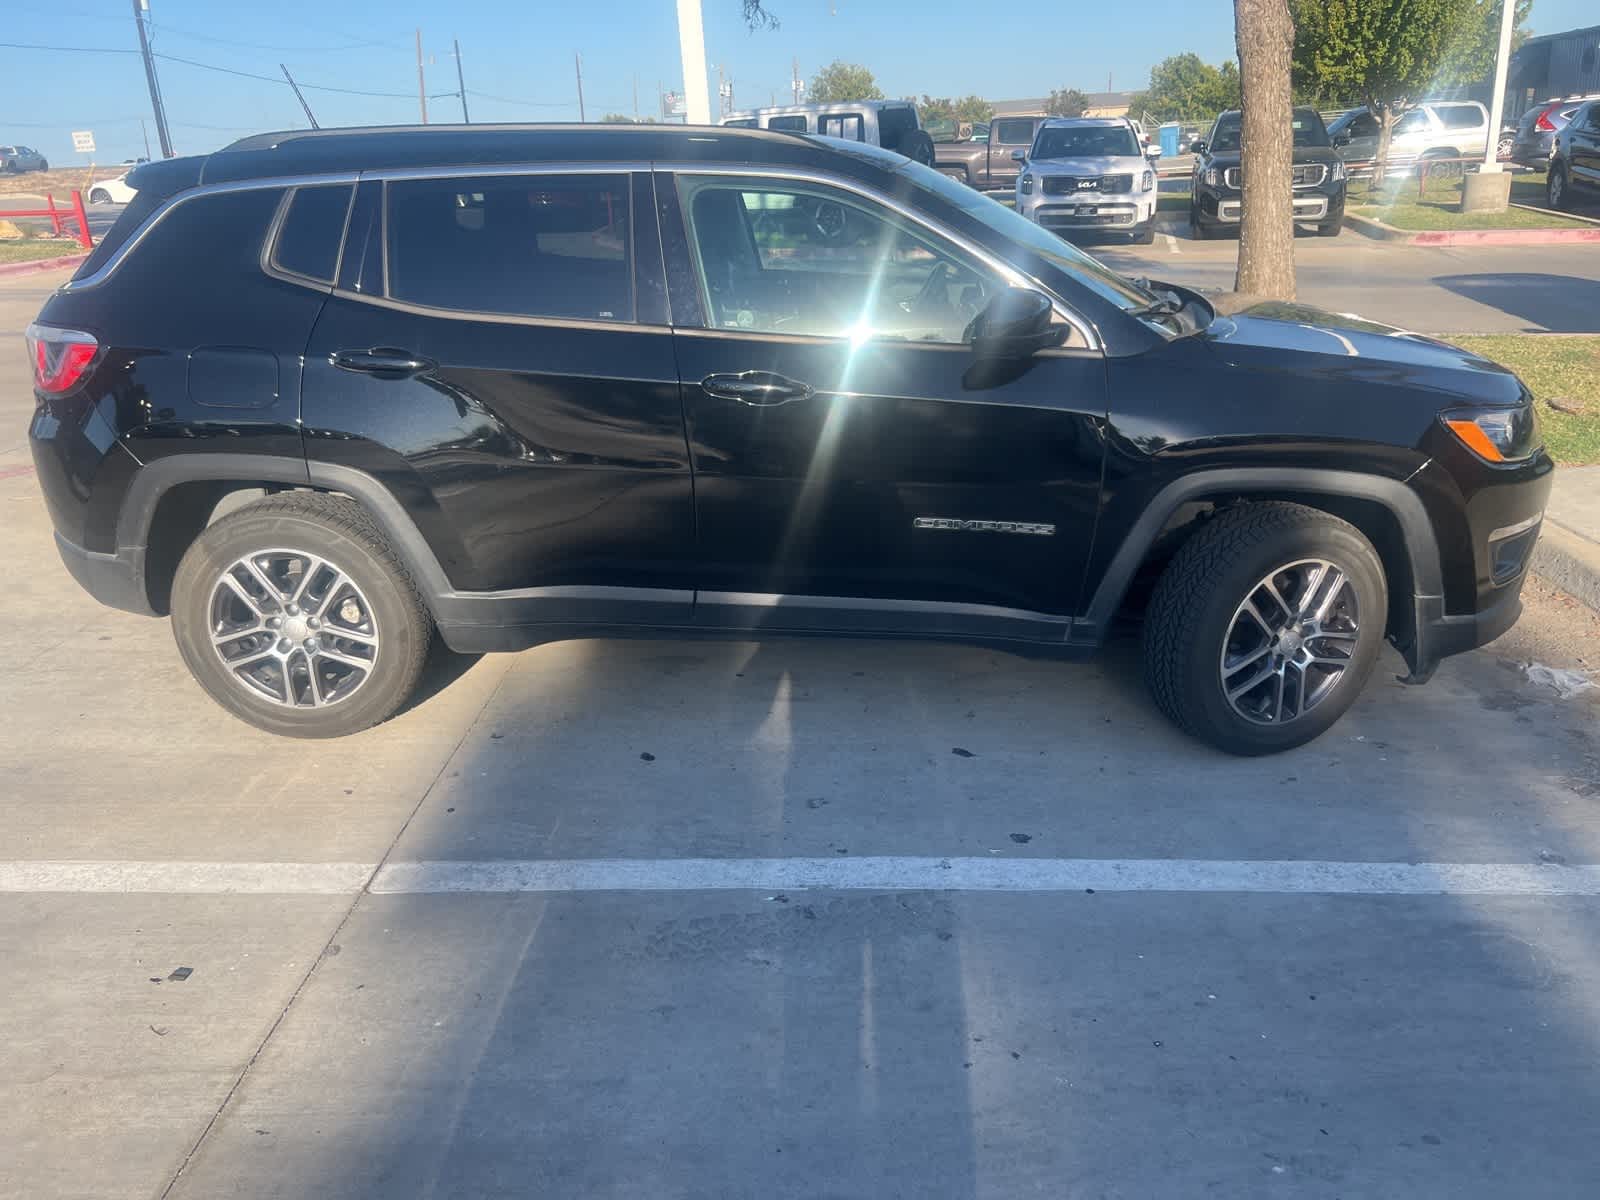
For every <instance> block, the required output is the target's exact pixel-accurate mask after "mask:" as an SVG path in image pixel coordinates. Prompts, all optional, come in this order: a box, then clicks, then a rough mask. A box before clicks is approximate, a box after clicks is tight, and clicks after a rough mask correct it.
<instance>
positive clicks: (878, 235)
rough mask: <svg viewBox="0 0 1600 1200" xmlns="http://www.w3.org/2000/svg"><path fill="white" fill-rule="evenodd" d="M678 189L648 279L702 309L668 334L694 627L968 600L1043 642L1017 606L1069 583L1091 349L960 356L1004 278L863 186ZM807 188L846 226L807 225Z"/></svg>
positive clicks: (1091, 379)
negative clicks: (683, 450)
mask: <svg viewBox="0 0 1600 1200" xmlns="http://www.w3.org/2000/svg"><path fill="white" fill-rule="evenodd" d="M673 186H674V184H673V182H672V181H670V180H663V181H662V182H661V183H660V187H661V188H663V189H665V188H671V187H673ZM684 193H685V194H684V198H683V203H682V205H681V209H682V211H683V212H684V214H685V215H686V219H687V221H688V225H689V229H688V236H687V239H686V238H684V237H682V236H676V237H675V236H673V235H672V233H671V232H667V235H666V237H665V238H664V241H665V242H666V244H667V245H668V246H669V247H680V248H681V247H687V248H688V249H687V253H688V254H689V256H690V258H691V259H692V261H691V262H689V263H686V264H681V266H679V267H676V268H675V267H674V265H673V264H672V263H671V262H670V261H669V263H668V278H669V279H670V280H672V281H674V283H675V284H676V283H677V281H679V280H690V281H692V285H693V286H699V287H702V288H703V292H702V296H701V297H700V307H701V308H703V309H704V311H706V312H707V313H708V314H709V319H708V323H709V324H710V325H711V326H712V327H711V328H703V329H699V330H692V329H683V330H680V331H679V333H678V336H677V356H678V364H679V370H680V373H681V376H682V379H683V382H684V389H683V396H684V408H685V415H686V421H687V429H688V436H689V443H690V452H691V455H692V458H693V464H694V471H695V490H696V511H697V517H698V526H699V535H700V546H701V557H702V564H701V575H700V579H701V582H700V588H701V591H700V595H699V600H698V602H697V606H696V614H697V615H696V620H697V621H698V622H703V623H705V624H710V625H729V624H735V625H737V624H753V625H769V626H773V627H790V628H840V627H849V628H889V627H890V626H891V625H892V624H893V621H892V620H891V614H894V615H897V616H898V618H900V619H907V618H910V619H912V621H913V623H914V624H915V625H916V627H917V628H918V629H920V630H923V631H927V632H960V631H962V630H961V629H957V628H954V627H953V626H951V622H955V623H956V624H958V625H959V624H960V622H961V621H962V620H964V619H965V618H966V617H968V616H970V617H972V618H973V619H974V620H975V621H976V622H977V623H978V624H980V625H981V624H983V623H984V621H985V619H986V618H994V622H992V623H991V624H990V626H989V628H990V631H991V632H994V631H995V630H996V629H997V628H998V629H1005V630H1006V632H1003V633H1001V634H999V635H1001V636H1022V637H1040V638H1050V639H1053V640H1062V639H1064V637H1065V622H1064V620H1056V621H1054V622H1052V621H1050V620H1048V619H1045V617H1042V616H1041V617H1040V619H1039V620H1037V621H1032V620H1030V619H1029V618H1028V617H1027V616H1026V614H1053V615H1055V616H1056V617H1057V618H1065V617H1066V615H1068V614H1070V613H1071V611H1072V609H1073V607H1074V605H1075V603H1076V601H1077V598H1078V587H1079V582H1080V577H1081V574H1082V568H1083V564H1084V561H1085V559H1086V556H1087V551H1088V546H1089V540H1090V537H1091V536H1092V532H1093V524H1094V515H1095V511H1096V504H1097V495H1098V486H1099V479H1100V462H1101V454H1102V444H1101V434H1102V432H1103V429H1104V415H1105V408H1106V403H1105V368H1104V361H1103V359H1102V358H1101V357H1100V356H1099V355H1098V354H1090V353H1087V352H1072V351H1055V352H1048V353H1045V354H1042V355H1039V356H1037V357H1035V358H1033V359H1031V360H1028V361H1026V362H1023V363H1019V364H1015V365H1011V366H1006V367H995V366H992V365H991V366H984V365H982V364H979V363H978V362H977V361H976V360H975V359H974V357H973V355H972V353H971V350H970V349H969V348H968V347H967V346H966V345H964V344H962V343H961V341H960V339H961V336H962V331H963V329H964V326H965V324H966V322H967V320H969V319H970V315H971V313H972V312H975V311H976V309H977V308H978V307H980V306H981V303H982V301H983V299H984V297H985V296H986V295H989V294H992V293H993V292H994V291H997V290H998V288H999V287H1000V286H1001V285H1002V282H1003V281H999V280H998V279H997V278H996V277H994V276H993V275H992V273H990V274H988V275H987V276H985V269H984V268H981V267H975V266H974V265H973V264H972V263H971V262H970V261H968V260H965V259H963V258H962V257H961V252H960V251H959V249H957V248H954V247H951V246H949V245H948V244H946V243H944V242H943V241H942V240H941V238H940V235H938V234H937V233H936V232H931V231H928V230H921V229H917V228H911V227H909V223H908V222H906V221H905V220H904V219H902V218H899V217H898V216H897V215H895V214H891V213H888V212H886V211H885V210H882V209H879V208H877V207H876V206H875V205H874V204H873V202H871V201H870V200H865V199H863V198H862V197H859V196H852V195H851V194H849V193H847V192H834V191H832V190H831V189H825V188H818V187H816V186H815V185H801V184H790V183H784V182H782V181H780V180H763V181H757V180H748V179H746V180H717V179H704V178H692V179H687V180H685V181H684ZM730 196H738V197H740V200H741V202H740V203H739V204H731V203H728V199H729V197H730ZM809 199H818V200H823V201H826V202H828V203H833V204H836V205H838V206H840V207H842V208H845V209H847V210H848V214H847V219H846V221H845V228H846V229H847V230H848V231H849V232H846V233H840V232H838V225H837V216H836V215H835V216H832V217H829V218H828V219H826V220H824V221H823V222H822V223H821V228H820V229H819V228H817V226H816V222H814V221H812V220H811V219H810V216H811V213H812V212H813V211H815V210H812V209H810V208H809V207H808V205H807V204H806V203H805V201H807V200H809ZM677 208H678V206H668V207H664V211H666V212H669V213H670V214H674V215H675V212H676V210H677ZM796 209H799V210H801V211H802V212H803V213H804V214H805V216H804V219H801V218H794V219H793V224H792V225H791V226H790V227H789V232H788V233H783V232H782V231H781V230H775V229H774V228H773V227H772V225H771V223H768V225H767V226H765V227H763V228H761V229H757V228H756V225H757V223H758V219H759V218H760V216H761V215H762V214H763V213H769V212H772V211H781V212H788V213H791V214H792V213H793V212H794V211H795V210H796ZM808 229H813V230H815V235H814V236H812V235H810V234H807V233H806V231H807V230H808ZM680 252H684V251H682V250H680ZM702 264H704V271H705V277H704V280H703V281H702V280H701V279H700V274H699V272H700V268H701V265H702ZM864 264H867V265H865V266H864ZM863 280H865V281H867V282H865V283H863V282H862V281H863ZM908 305H909V307H907V306H908ZM673 309H674V312H678V311H680V304H679V297H678V296H677V295H676V294H674V297H673ZM719 326H720V328H719ZM789 330H796V331H798V332H795V333H791V332H789ZM885 330H888V331H892V332H891V333H890V334H889V336H885ZM841 332H848V334H849V336H830V334H838V333H841ZM897 339H906V340H897ZM912 339H914V340H912ZM729 377H732V378H734V379H742V380H745V381H748V382H749V384H750V385H751V386H750V388H749V390H748V394H740V392H739V389H738V388H736V387H730V386H729V383H728V378H729ZM774 596H783V597H785V598H786V599H784V600H782V601H773V600H772V599H771V597H774ZM808 597H809V598H812V599H809V600H806V599H803V598H808ZM817 597H827V598H832V599H830V600H826V601H818V600H816V599H815V598H817ZM851 600H854V601H857V602H858V603H855V604H851V603H849V601H851ZM873 602H888V603H886V604H875V603H873ZM955 605H968V606H989V608H999V609H1008V610H1024V614H1018V613H1016V612H1012V613H1009V614H999V613H995V612H989V611H977V610H974V611H973V612H971V613H967V614H956V613H955V612H954V611H953V607H952V606H955ZM873 614H877V615H876V616H874V615H873ZM969 631H970V630H969Z"/></svg>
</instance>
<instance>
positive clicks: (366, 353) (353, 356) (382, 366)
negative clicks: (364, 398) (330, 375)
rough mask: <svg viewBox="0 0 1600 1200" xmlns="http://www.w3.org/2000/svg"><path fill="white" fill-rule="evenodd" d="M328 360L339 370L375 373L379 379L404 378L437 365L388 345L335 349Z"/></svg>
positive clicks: (364, 373) (429, 369)
mask: <svg viewBox="0 0 1600 1200" xmlns="http://www.w3.org/2000/svg"><path fill="white" fill-rule="evenodd" d="M328 361H329V362H331V363H332V364H333V365H334V366H336V367H338V368H339V369H340V370H341V371H359V372H361V373H362V374H363V375H376V376H377V377H378V378H379V379H406V378H408V377H410V376H412V375H420V374H422V372H424V371H431V370H433V368H434V367H435V366H437V365H438V364H436V363H434V362H431V361H429V360H428V359H426V358H422V357H421V356H419V355H416V354H412V353H411V351H409V350H395V349H392V348H390V347H388V346H379V347H377V348H375V349H372V350H335V351H334V352H333V353H332V354H330V355H328Z"/></svg>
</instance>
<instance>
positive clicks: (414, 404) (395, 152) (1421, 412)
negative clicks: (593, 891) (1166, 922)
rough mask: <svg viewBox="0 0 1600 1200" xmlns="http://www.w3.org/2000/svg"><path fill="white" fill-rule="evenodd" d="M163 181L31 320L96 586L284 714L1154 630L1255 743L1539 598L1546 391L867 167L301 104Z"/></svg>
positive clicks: (42, 475)
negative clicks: (287, 117) (1534, 562)
mask: <svg viewBox="0 0 1600 1200" xmlns="http://www.w3.org/2000/svg"><path fill="white" fill-rule="evenodd" d="M133 182H134V183H135V184H136V185H137V187H138V189H139V190H138V196H137V198H136V199H135V201H134V203H133V204H131V205H129V206H128V208H127V209H126V210H125V211H124V212H123V214H122V216H121V217H120V218H119V219H118V221H117V222H116V224H115V225H114V226H113V228H112V229H111V230H110V231H109V232H108V233H107V235H106V237H105V238H104V240H103V241H102V242H101V243H100V245H99V246H97V247H96V248H95V250H94V251H93V252H92V253H91V254H90V255H89V257H88V258H87V259H86V260H85V262H84V263H83V265H82V266H81V267H80V269H79V270H78V272H77V274H76V275H75V276H74V277H73V278H72V280H71V281H70V282H68V283H67V284H65V285H64V286H63V287H62V288H60V289H59V290H57V291H56V292H55V293H54V294H53V295H51V296H50V298H49V299H48V300H46V301H45V304H44V307H43V308H42V309H41V310H40V312H39V315H38V317H37V319H36V320H35V322H34V323H33V324H32V325H30V326H29V328H28V330H27V342H28V351H29V358H30V361H31V362H32V365H33V388H34V400H35V407H34V411H33V417H32V421H31V424H30V428H29V442H30V446H31V450H32V455H33V460H34V462H35V464H36V468H37V478H38V481H39V485H40V487H41V489H42V491H43V494H44V498H45V504H46V507H47V510H48V512H49V515H50V518H51V521H52V523H53V525H54V527H55V537H56V543H57V546H58V547H59V549H60V552H61V555H62V558H63V559H64V561H65V563H66V565H67V567H68V569H69V570H70V571H71V572H72V574H73V575H74V576H75V577H76V578H77V579H78V581H79V582H80V583H81V584H82V585H83V586H84V587H85V588H86V589H87V590H88V591H89V592H90V593H91V594H92V595H94V596H96V597H97V598H99V599H100V600H101V601H103V602H105V603H107V604H110V605H113V606H115V607H119V608H124V609H128V610H131V611H134V612H140V613H147V614H162V615H169V616H170V617H171V620H172V627H173V632H174V634H175V636H176V640H177V644H178V650H179V652H180V654H181V655H182V657H183V659H184V661H185V663H186V664H187V665H188V667H189V669H190V670H191V671H192V672H193V673H194V676H195V678H196V679H197V680H198V681H199V682H200V684H201V685H202V686H203V687H204V688H205V690H206V691H207V692H209V693H210V694H211V695H212V696H213V697H214V698H215V699H216V700H217V701H219V702H220V703H221V704H222V705H223V706H224V707H226V708H227V709H228V710H229V711H231V712H233V713H235V714H236V715H238V716H239V717H241V718H243V719H244V720H246V721H249V722H251V723H252V724H254V725H257V726H259V727H260V728H262V729H266V730H270V731H273V732H275V733H280V734H287V735H292V736H298V737H330V736H334V735H339V734H345V733H349V732H352V731H354V730H357V729H360V728H363V727H365V726H368V725H371V724H373V723H374V722H377V721H381V720H383V719H384V718H385V717H387V716H388V715H389V714H391V713H393V712H394V711H395V710H396V708H397V707H398V706H399V705H401V704H402V703H403V702H404V701H405V700H406V698H407V696H408V695H409V694H410V693H411V691H412V689H413V688H414V687H415V685H416V683H417V680H418V676H419V673H420V672H421V669H422V665H423V660H424V655H425V654H426V652H427V649H428V646H429V643H430V641H431V640H432V638H433V636H434V633H435V631H437V633H438V634H439V636H440V637H442V639H443V640H444V642H445V643H446V644H447V645H449V646H451V647H453V648H454V649H456V650H458V651H464V652H481V651H491V650H515V649H519V648H523V647H527V646H530V645H533V644H536V643H540V642H545V641H549V640H552V639H558V638H562V637H572V636H584V637H589V636H594V635H596V634H599V633H604V632H606V631H609V630H616V631H619V632H624V633H628V632H638V631H641V630H648V631H651V633H652V636H670V635H672V634H673V633H674V632H677V633H681V634H685V635H691V636H692V635H697V634H699V635H722V636H730V637H737V638H750V637H765V636H769V635H779V634H817V633H832V634H838V635H846V636H849V635H854V636H866V637H875V638H883V637H903V638H924V639H929V638H931V639H948V640H958V641H970V642H977V643H981V644H991V645H995V646H1000V647H1009V648H1014V649H1028V650H1031V651H1037V652H1040V653H1046V652H1048V653H1054V654H1058V655H1063V656H1068V657H1071V656H1077V655H1082V654H1085V653H1088V652H1090V651H1091V650H1093V649H1094V648H1095V647H1096V646H1097V645H1099V643H1100V642H1101V641H1102V639H1103V638H1104V637H1105V636H1106V633H1107V631H1108V629H1109V628H1110V627H1111V623H1112V619H1113V617H1114V616H1116V615H1117V614H1118V613H1119V612H1124V611H1133V612H1142V613H1143V616H1144V630H1145V632H1144V661H1145V667H1144V669H1145V672H1146V676H1147V679H1148V682H1149V686H1150V688H1151V691H1152V692H1153V694H1154V696H1155V699H1156V702H1157V704H1158V706H1159V707H1160V708H1161V709H1162V711H1163V712H1165V713H1166V714H1167V715H1168V716H1169V717H1171V718H1172V719H1173V720H1174V721H1176V722H1177V723H1178V724H1179V725H1180V726H1181V727H1183V728H1184V729H1186V730H1188V731H1190V732H1191V733H1193V734H1195V735H1196V736H1198V737H1200V738H1203V739H1205V740H1207V741H1209V742H1211V743H1212V744H1214V745H1216V746H1219V747H1222V748H1223V749H1225V750H1228V751H1232V752H1235V753H1242V754H1259V753H1266V752H1269V751H1274V750H1282V749H1285V748H1287V747H1290V746H1294V745H1298V744H1301V743H1303V742H1306V741H1308V740H1310V739H1311V738H1313V737H1316V736H1317V735H1318V734H1320V733H1321V732H1323V731H1324V730H1326V729H1327V728H1328V727H1329V726H1331V725H1332V724H1333V722H1334V721H1335V720H1337V718H1338V717H1339V715H1340V714H1341V713H1342V712H1343V711H1344V710H1345V709H1346V708H1348V707H1349V705H1350V704H1351V703H1352V702H1353V701H1354V700H1355V699H1356V697H1357V695H1358V694H1359V693H1360V692H1361V689H1362V686H1363V684H1364V682H1365V681H1366V679H1367V677H1368V676H1369V674H1370V673H1371V671H1372V670H1373V667H1374V664H1375V663H1376V661H1377V658H1378V653H1379V650H1380V649H1381V647H1382V643H1383V640H1384V638H1385V637H1387V638H1388V639H1389V640H1390V641H1391V642H1393V643H1394V644H1395V646H1397V647H1398V648H1399V651H1400V653H1401V654H1402V655H1403V656H1404V657H1405V660H1406V662H1407V664H1408V666H1409V668H1410V671H1411V676H1410V678H1411V679H1412V681H1413V682H1420V681H1422V680H1424V679H1426V678H1427V677H1428V675H1429V674H1430V673H1431V672H1432V670H1433V668H1434V666H1435V665H1436V664H1437V663H1438V661H1439V660H1440V658H1441V657H1442V656H1444V655H1449V654H1454V653H1457V652H1459V651H1462V650H1466V649H1469V648H1471V647H1473V646H1477V645H1479V644H1481V643H1483V642H1486V641H1488V640H1490V639H1491V638H1494V637H1496V636H1498V635H1499V634H1500V633H1502V632H1504V631H1505V630H1506V629H1507V628H1508V627H1509V626H1510V625H1511V624H1512V623H1513V622H1514V621H1515V620H1516V618H1517V615H1518V612H1519V611H1520V602H1519V599H1518V595H1519V592H1520V590H1521V585H1522V580H1523V575H1524V571H1525V570H1526V567H1527V564H1528V559H1529V554H1530V553H1531V551H1532V549H1533V545H1534V541H1535V539H1536V538H1537V537H1538V533H1539V527H1540V518H1541V514H1542V513H1543V511H1544V506H1545V501H1546V498H1547V496H1548V494H1549V490H1550V484H1551V471H1552V467H1551V462H1550V459H1549V457H1548V456H1547V455H1546V454H1545V453H1544V451H1543V450H1542V448H1541V446H1542V443H1541V439H1540V431H1539V426H1538V423H1537V421H1536V419H1535V416H1534V409H1533V401H1532V397H1531V395H1530V393H1529V392H1528V389H1527V388H1526V387H1524V386H1523V385H1522V384H1521V383H1520V382H1519V381H1518V380H1517V378H1516V376H1514V375H1513V374H1511V373H1510V372H1509V371H1506V370H1504V369H1502V368H1500V367H1497V366H1495V365H1494V364H1492V363H1490V362H1487V361H1485V360H1483V359H1481V358H1478V357H1475V356H1474V355H1472V354H1470V353H1468V352H1466V351H1463V350H1459V349H1456V348H1454V347H1451V346H1447V345H1444V344H1442V343H1440V342H1436V341H1432V340H1430V339H1427V338H1423V337H1419V336H1416V335H1412V334H1406V333H1402V332H1401V331H1399V330H1395V329H1391V328H1389V327H1387V326H1382V325H1376V324H1372V323H1369V322H1364V321H1361V320H1359V319H1357V318H1352V317H1349V316H1333V315H1331V314H1327V313H1322V312H1319V311H1317V310H1316V309H1312V308H1308V307H1304V306H1297V305H1283V304H1274V305H1267V306H1263V307H1261V308H1258V309H1254V310H1249V311H1244V312H1239V313H1235V314H1234V315H1231V316H1228V317H1223V316H1220V315H1218V313H1217V312H1216V311H1215V310H1214V309H1213V308H1212V306H1211V304H1210V303H1209V302H1208V301H1207V300H1206V299H1205V298H1204V297H1203V296H1201V295H1200V294H1199V293H1197V292H1194V291H1191V290H1189V289H1187V288H1183V287H1178V286H1175V285H1169V284H1164V283H1158V282H1149V281H1143V280H1138V281H1136V280H1131V279H1127V278H1124V277H1123V276H1121V275H1118V274H1117V273H1115V272H1114V271H1111V270H1109V269H1108V268H1107V267H1105V266H1103V265H1102V264H1101V263H1099V262H1097V261H1096V260H1095V259H1093V258H1091V257H1089V256H1088V255H1086V254H1085V253H1083V252H1082V251H1081V250H1078V249H1076V248H1074V247H1073V246H1071V245H1069V244H1068V243H1066V242H1063V241H1061V240H1060V239H1059V238H1057V237H1055V236H1054V235H1053V234H1050V233H1048V232H1047V231H1045V230H1043V229H1041V228H1040V227H1039V226H1038V225H1035V224H1034V223H1033V222H1031V221H1028V220H1026V219H1025V218H1023V217H1021V216H1018V215H1017V214H1016V213H1015V212H1013V211H1012V210H1011V209H1009V208H1007V207H1006V206H1004V205H1001V204H995V203H993V202H991V201H990V200H988V199H987V198H984V197H981V196H978V195H976V194H974V193H973V192H972V191H971V190H970V189H969V188H967V187H965V186H964V185H962V184H959V183H957V182H955V181H953V180H951V179H949V178H948V177H946V176H944V175H941V174H940V173H938V172H936V171H933V170H930V169H928V168H926V167H923V166H921V165H919V164H916V163H913V162H910V161H909V160H908V159H906V158H904V157H902V156H900V155H897V154H893V153H891V152H888V151H884V150H882V149H881V148H879V147H876V146H872V145H867V144H860V145H846V144H841V143H838V142H827V143H824V142H822V141H820V140H808V139H804V138H797V137H793V136H787V135H779V134H772V133H766V132H760V131H755V130H741V129H724V130H721V131H717V132H715V133H710V132H708V131H707V130H704V129H675V128H673V127H670V126H665V127H650V126H642V125H639V126H635V125H619V126H573V127H565V128H563V127H549V126H547V127H540V126H528V127H508V126H495V127H488V126H483V127H476V126H475V127H473V128H471V129H455V130H451V129H444V128H436V129H433V130H429V131H427V132H421V131H415V130H382V129H377V130H372V129H367V130H332V129H325V130H321V131H313V130H295V131H290V132H280V133H272V134H266V135H262V136H259V137H252V138H246V139H244V140H242V141H239V142H236V143H234V144H233V145H231V146H229V147H227V148H226V149H223V150H221V151H218V152H216V153H214V154H211V155H210V156H208V157H203V158H201V157H196V158H179V159H171V160H168V161H165V162H161V163H151V164H149V165H147V166H144V167H140V168H139V169H138V170H137V171H136V172H134V179H133ZM175 261H182V262H186V263H190V264H193V269H192V270H186V271H174V270H173V269H172V264H173V262H175ZM107 653H108V654H115V653H117V651H116V649H115V647H114V646H112V647H111V648H110V649H108V651H107ZM997 662H999V663H1001V664H1003V662H1004V660H1003V659H1001V660H997ZM85 669H86V670H90V669H100V670H107V669H119V668H114V667H112V666H110V665H109V664H108V663H101V664H87V663H86V664H85ZM1066 682H1068V681H1067V680H1066V679H1065V678H1064V679H1063V683H1066ZM1082 732H1083V731H1073V730H1060V731H1035V733H1037V734H1039V735H1040V736H1044V737H1046V738H1048V737H1053V736H1065V737H1072V736H1078V735H1079V734H1081V733H1082Z"/></svg>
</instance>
